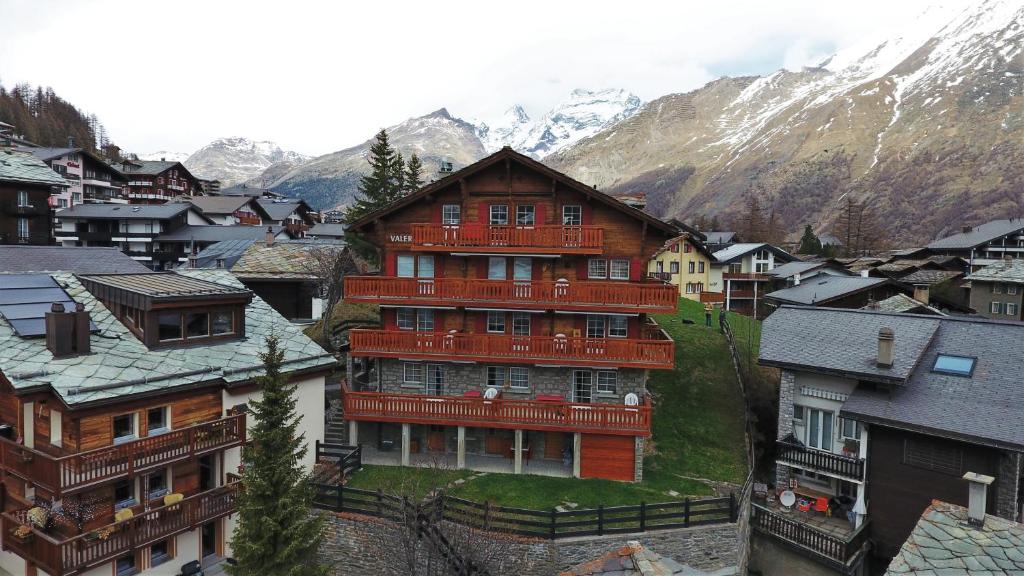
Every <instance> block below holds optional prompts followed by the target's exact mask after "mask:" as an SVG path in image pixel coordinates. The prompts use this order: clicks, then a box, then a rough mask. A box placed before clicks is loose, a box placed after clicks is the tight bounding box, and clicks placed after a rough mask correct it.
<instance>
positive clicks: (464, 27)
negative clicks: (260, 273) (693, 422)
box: [0, 0, 955, 154]
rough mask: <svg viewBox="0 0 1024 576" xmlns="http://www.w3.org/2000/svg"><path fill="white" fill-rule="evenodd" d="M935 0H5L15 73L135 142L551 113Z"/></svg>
mask: <svg viewBox="0 0 1024 576" xmlns="http://www.w3.org/2000/svg"><path fill="white" fill-rule="evenodd" d="M951 1H955V0H951ZM926 3H928V2H927V0H924V1H919V0H858V1H856V2H836V1H826V2H823V1H821V0H807V1H797V0H772V1H768V2H766V1H764V0H750V1H745V2H740V1H737V0H710V1H703V0H686V1H683V0H675V1H666V2H660V3H655V2H644V1H640V0H631V1H628V2H622V1H619V2H603V1H600V2H599V1H581V2H567V1H561V0H544V1H538V2H534V1H530V0H519V1H517V2H513V3H507V2H506V3H497V2H487V1H479V0H477V1H473V2H431V1H418V2H408V3H406V2H397V1H388V2H385V1H381V0H369V1H358V2H357V1H351V2H350V1H345V2H340V1H338V2H326V1H324V2H313V1H306V0H287V1H282V0H275V1H273V2H255V1H245V2H243V1H237V2H234V1H226V0H199V1H193V0H174V1H164V2H157V1H150V0H146V1H139V0H136V1H117V0H95V1H84V0H83V1H75V2H72V1H70V0H69V1H56V0H0V83H3V85H4V86H6V87H8V88H10V87H11V86H12V85H14V84H16V83H21V82H29V83H32V84H42V85H45V86H52V87H53V88H54V90H56V92H57V93H58V94H59V95H61V96H62V97H64V98H66V99H68V100H70V101H71V102H72V103H74V104H75V105H76V106H78V107H80V108H82V109H83V110H85V111H86V112H90V113H95V114H96V115H97V116H99V118H100V120H101V121H102V122H103V123H104V124H105V125H106V127H107V130H108V132H109V134H110V135H111V137H112V139H113V140H114V141H115V142H116V143H117V144H119V145H120V146H121V147H122V148H124V149H126V150H130V151H134V152H139V153H145V152H153V151H157V150H169V151H178V152H191V151H194V150H195V149H197V148H199V147H200V146H203V145H204V144H206V143H208V142H209V141H211V140H213V139H214V138H217V137H221V136H246V137H249V138H253V139H266V140H274V141H276V142H278V143H279V144H281V145H282V146H283V147H285V148H287V149H291V150H296V151H298V152H302V153H306V154H324V153H327V152H331V151H334V150H338V149H341V148H346V147H348V146H352V145H354V144H357V143H359V142H361V141H363V140H365V139H366V138H368V137H369V136H371V135H372V134H373V133H374V132H375V131H376V130H378V129H379V128H381V127H384V126H389V125H392V124H396V123H398V122H401V121H402V120H404V119H406V118H409V117H412V116H420V115H423V114H426V113H429V112H431V111H433V110H436V109H438V108H441V107H447V108H448V110H449V112H451V113H452V114H453V115H455V116H458V117H462V118H467V119H474V118H479V119H484V120H491V119H493V118H495V117H498V116H500V115H501V113H502V112H503V111H504V110H505V109H507V108H508V107H509V106H511V105H512V104H516V103H519V104H522V105H523V106H524V107H525V108H526V110H527V112H529V113H530V114H531V116H539V115H541V114H543V113H544V112H545V111H546V110H548V109H550V108H551V107H552V106H554V105H556V104H557V103H558V102H559V101H560V100H562V99H564V98H565V97H566V96H567V95H568V93H569V92H570V91H571V90H572V89H574V88H592V89H596V88H604V87H615V88H625V89H627V90H630V91H632V92H634V93H636V94H637V95H638V96H640V97H641V98H642V99H643V100H645V101H646V100H651V99H654V98H657V97H659V96H662V95H664V94H668V93H672V92H685V91H688V90H693V89H695V88H698V87H700V86H701V85H703V84H704V83H706V82H708V81H710V80H712V79H714V78H717V77H719V76H723V75H742V74H765V73H769V72H772V71H774V70H776V69H778V68H780V67H787V68H790V69H795V68H799V67H800V66H802V65H805V64H814V63H817V62H820V61H821V60H822V59H823V58H824V57H826V56H827V55H828V54H830V53H831V52H833V51H834V50H836V49H837V48H842V47H844V46H848V45H850V44H852V43H854V42H857V41H859V40H863V38H864V37H866V36H875V35H883V34H886V33H890V32H892V31H893V30H896V29H898V28H899V27H900V26H901V25H905V24H906V23H907V22H908V20H909V19H913V18H914V17H915V15H917V14H918V13H920V12H921V10H922V9H923V6H924V5H925V4H926Z"/></svg>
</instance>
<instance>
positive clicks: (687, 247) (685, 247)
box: [683, 244, 693, 254]
mask: <svg viewBox="0 0 1024 576" xmlns="http://www.w3.org/2000/svg"><path fill="white" fill-rule="evenodd" d="M683 252H685V253H687V254H689V253H690V252H693V246H690V245H689V244H684V245H683Z"/></svg>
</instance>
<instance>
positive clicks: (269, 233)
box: [267, 226, 274, 248]
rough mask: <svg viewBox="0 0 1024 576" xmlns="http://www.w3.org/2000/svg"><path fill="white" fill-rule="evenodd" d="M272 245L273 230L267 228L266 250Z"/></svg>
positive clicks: (269, 227) (270, 227)
mask: <svg viewBox="0 0 1024 576" xmlns="http://www.w3.org/2000/svg"><path fill="white" fill-rule="evenodd" d="M273 245H274V228H273V227H272V226H267V248H270V247H271V246H273Z"/></svg>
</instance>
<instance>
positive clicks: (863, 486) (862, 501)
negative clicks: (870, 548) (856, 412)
mask: <svg viewBox="0 0 1024 576" xmlns="http://www.w3.org/2000/svg"><path fill="white" fill-rule="evenodd" d="M858 456H859V457H860V459H861V460H863V461H864V477H863V478H862V480H863V482H862V483H860V484H855V486H857V502H856V503H854V505H853V513H854V514H856V517H855V518H854V521H853V522H854V527H855V528H860V527H861V526H862V525H863V524H864V522H865V521H866V520H867V516H868V504H867V501H866V498H867V492H868V481H867V475H868V473H867V458H868V427H867V426H866V425H862V427H861V430H860V453H859V454H858Z"/></svg>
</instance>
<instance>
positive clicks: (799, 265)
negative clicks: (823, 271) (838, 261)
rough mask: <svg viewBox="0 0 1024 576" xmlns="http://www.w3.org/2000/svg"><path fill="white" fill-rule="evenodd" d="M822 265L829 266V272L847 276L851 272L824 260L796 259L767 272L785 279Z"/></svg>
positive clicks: (774, 276) (769, 274)
mask: <svg viewBox="0 0 1024 576" xmlns="http://www.w3.org/2000/svg"><path fill="white" fill-rule="evenodd" d="M822 267H825V268H829V272H831V273H834V274H839V275H844V276H845V275H847V274H848V273H849V272H848V271H847V270H845V269H843V268H840V267H839V266H837V265H833V264H832V263H831V262H828V261H824V260H812V261H802V260H794V261H792V262H786V263H785V264H783V265H782V266H776V267H775V268H772V269H771V270H769V271H768V272H766V274H767V275H768V276H771V277H773V278H780V279H783V278H789V277H791V276H793V275H795V274H807V273H808V272H812V271H814V270H817V269H819V268H822Z"/></svg>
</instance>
